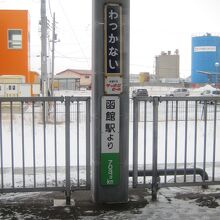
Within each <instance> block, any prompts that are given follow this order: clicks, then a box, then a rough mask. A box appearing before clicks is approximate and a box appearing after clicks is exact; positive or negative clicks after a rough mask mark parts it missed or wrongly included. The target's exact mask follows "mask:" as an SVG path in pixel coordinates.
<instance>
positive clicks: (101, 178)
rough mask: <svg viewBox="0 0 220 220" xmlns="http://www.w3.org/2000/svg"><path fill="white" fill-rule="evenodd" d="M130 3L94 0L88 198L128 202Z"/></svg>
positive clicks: (120, 0)
mask: <svg viewBox="0 0 220 220" xmlns="http://www.w3.org/2000/svg"><path fill="white" fill-rule="evenodd" d="M129 3H130V1H129V0H114V1H111V0H93V48H92V52H93V54H92V69H93V84H92V88H93V89H92V127H93V129H92V132H93V134H92V138H93V140H92V155H93V158H92V197H93V201H94V202H96V203H108V202H110V203H122V202H127V201H128V147H129V145H128V139H129V128H128V127H129V111H128V109H129V16H130V15H129V11H130V4H129Z"/></svg>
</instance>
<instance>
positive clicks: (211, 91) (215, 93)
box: [199, 89, 220, 105]
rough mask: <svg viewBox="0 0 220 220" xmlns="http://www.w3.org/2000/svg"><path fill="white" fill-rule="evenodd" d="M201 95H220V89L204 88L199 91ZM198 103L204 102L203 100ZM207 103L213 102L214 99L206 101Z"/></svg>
mask: <svg viewBox="0 0 220 220" xmlns="http://www.w3.org/2000/svg"><path fill="white" fill-rule="evenodd" d="M201 96H204V97H220V90H219V89H216V90H205V91H203V92H201ZM199 103H200V104H202V103H204V101H200V102H199ZM207 104H211V105H213V104H215V101H213V100H210V101H207ZM218 104H219V101H218Z"/></svg>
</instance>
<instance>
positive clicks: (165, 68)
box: [155, 50, 180, 79]
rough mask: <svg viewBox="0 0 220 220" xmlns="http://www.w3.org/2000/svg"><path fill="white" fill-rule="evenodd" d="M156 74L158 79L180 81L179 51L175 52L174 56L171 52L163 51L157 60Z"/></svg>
mask: <svg viewBox="0 0 220 220" xmlns="http://www.w3.org/2000/svg"><path fill="white" fill-rule="evenodd" d="M155 59H156V60H155V63H156V66H155V73H156V78H157V79H178V78H179V61H180V57H179V51H178V50H175V52H174V54H172V53H171V51H168V52H167V53H166V52H164V51H162V52H161V54H160V55H159V56H156V58H155Z"/></svg>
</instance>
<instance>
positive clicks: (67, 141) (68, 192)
mask: <svg viewBox="0 0 220 220" xmlns="http://www.w3.org/2000/svg"><path fill="white" fill-rule="evenodd" d="M65 148H66V205H70V196H71V190H70V97H65Z"/></svg>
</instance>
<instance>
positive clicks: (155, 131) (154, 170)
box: [152, 97, 159, 201]
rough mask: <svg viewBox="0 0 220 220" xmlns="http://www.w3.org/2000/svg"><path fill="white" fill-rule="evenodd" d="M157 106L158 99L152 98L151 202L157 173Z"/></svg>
mask: <svg viewBox="0 0 220 220" xmlns="http://www.w3.org/2000/svg"><path fill="white" fill-rule="evenodd" d="M158 105H159V97H154V98H153V162H152V166H153V167H152V169H153V170H152V200H153V201H155V200H156V199H157V190H158V172H157V144H158Z"/></svg>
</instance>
